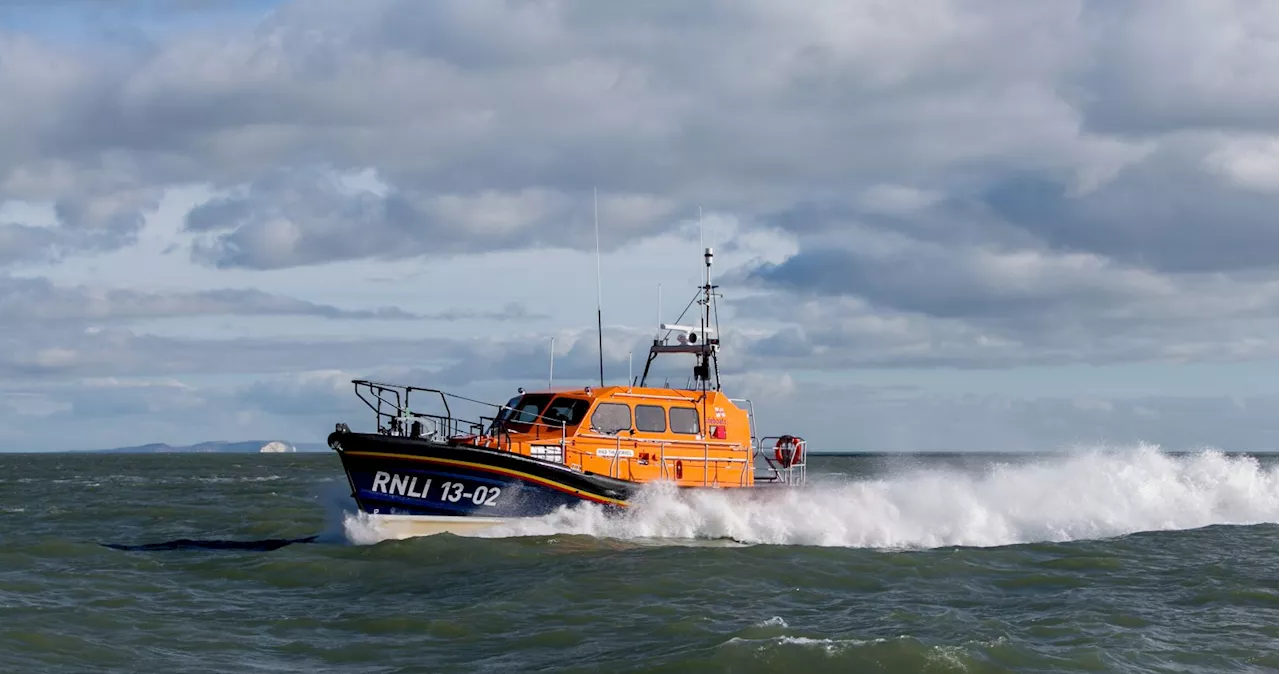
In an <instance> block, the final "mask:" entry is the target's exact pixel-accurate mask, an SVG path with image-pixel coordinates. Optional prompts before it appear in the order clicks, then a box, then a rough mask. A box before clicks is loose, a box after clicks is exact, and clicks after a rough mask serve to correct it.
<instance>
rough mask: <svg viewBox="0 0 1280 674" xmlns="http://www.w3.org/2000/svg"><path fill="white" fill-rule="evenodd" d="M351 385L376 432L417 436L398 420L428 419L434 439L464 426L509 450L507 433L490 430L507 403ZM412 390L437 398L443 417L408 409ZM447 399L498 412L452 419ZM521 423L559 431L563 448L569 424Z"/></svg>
mask: <svg viewBox="0 0 1280 674" xmlns="http://www.w3.org/2000/svg"><path fill="white" fill-rule="evenodd" d="M352 384H353V385H354V387H355V392H356V397H358V398H360V401H361V402H363V403H364V404H365V406H366V407H368V408H369V409H371V410H373V412H374V414H375V421H376V426H377V428H378V432H379V433H387V434H406V435H410V436H411V437H420V435H419V434H420V433H422V432H423V430H424V429H423V428H422V427H421V425H420V424H418V425H417V426H418V427H417V428H414V427H413V426H414V424H411V425H410V427H409V428H405V427H404V424H403V422H402V421H401V420H402V419H406V418H412V419H418V420H421V419H426V420H429V421H430V422H431V424H432V425H433V426H434V427H435V428H434V431H433V432H432V433H431V435H433V436H445V437H450V438H451V437H457V436H458V435H461V430H462V429H463V428H464V427H466V428H468V430H470V431H471V433H470V434H471V435H476V436H479V437H494V438H495V439H496V440H497V442H498V445H499V448H501V445H502V444H503V438H504V437H505V439H506V445H507V450H508V451H510V448H511V435H510V432H509V431H507V430H506V429H505V428H493V423H494V422H496V420H497V418H498V414H500V413H501V412H502V411H504V410H511V409H512V408H511V407H509V406H507V405H506V404H496V403H490V402H485V401H483V400H476V399H474V398H468V397H466V396H461V395H457V394H454V393H446V392H445V391H442V390H440V389H436V388H429V387H424V386H411V385H407V384H391V383H386V382H378V381H372V380H367V379H354V380H352ZM362 387H363V388H365V389H367V390H368V394H369V395H371V396H372V397H373V398H374V400H376V404H375V403H374V402H373V401H370V400H369V399H368V398H366V397H365V396H366V393H365V392H364V391H362ZM413 391H421V392H426V393H434V394H436V395H438V396H439V397H440V403H441V405H443V407H444V414H443V415H440V414H427V413H422V412H414V411H413V410H411V409H410V407H409V404H410V401H409V398H410V394H411V393H412V392H413ZM450 398H453V399H455V400H462V401H466V402H471V403H476V404H479V405H486V406H489V407H494V408H496V410H497V413H495V415H494V416H493V417H492V418H491V417H486V416H481V417H480V421H478V422H477V421H469V420H465V419H459V418H456V417H454V415H453V409H452V408H451V407H450V406H449V399H450ZM384 407H389V408H390V411H385V410H384V409H383V408H384ZM384 417H385V418H387V419H388V420H390V423H389V424H388V425H387V426H388V427H383V418H384ZM486 421H488V422H489V423H488V424H486V423H485V422H486ZM520 423H522V424H525V425H528V426H529V427H531V428H534V427H536V428H538V429H543V428H545V429H551V430H559V431H560V444H561V446H562V447H563V446H564V443H565V441H566V438H567V429H568V424H567V423H566V422H565V421H564V420H563V419H559V420H556V421H550V420H548V419H547V418H546V417H545V416H544V415H542V414H536V415H534V418H533V419H532V420H530V421H527V422H523V421H522V422H520ZM415 424H416V422H415ZM486 427H487V428H488V430H489V431H492V432H494V435H493V436H489V435H487V432H486Z"/></svg>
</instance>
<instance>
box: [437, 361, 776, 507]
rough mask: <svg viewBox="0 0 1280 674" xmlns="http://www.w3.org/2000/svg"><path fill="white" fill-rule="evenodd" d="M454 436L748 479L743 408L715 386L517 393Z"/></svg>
mask: <svg viewBox="0 0 1280 674" xmlns="http://www.w3.org/2000/svg"><path fill="white" fill-rule="evenodd" d="M457 441H458V442H465V443H467V444H472V445H479V446H483V447H489V448H492V449H501V450H504V451H510V452H514V453H517V454H523V455H526V456H531V457H534V458H538V459H543V460H549V461H553V462H557V463H563V464H564V465H566V466H568V467H569V468H571V469H573V470H580V471H583V472H591V473H595V474H598V475H608V476H610V477H616V478H620V479H624V480H634V481H637V482H648V481H654V480H670V481H673V482H676V483H677V484H687V485H694V484H696V485H708V486H722V487H737V486H751V485H752V482H753V476H752V468H751V465H752V463H751V460H752V452H753V445H752V429H751V421H750V417H749V416H748V414H747V411H746V410H744V409H742V408H740V407H738V406H737V405H736V404H735V403H734V402H733V401H732V400H730V399H729V398H728V397H726V396H725V395H724V394H723V393H721V392H720V391H717V390H681V389H670V388H645V387H628V386H606V387H603V388H594V387H590V386H587V387H583V388H578V389H567V390H544V391H533V392H528V393H521V394H520V395H518V396H516V397H514V398H512V399H511V400H510V401H508V402H507V404H506V405H504V406H503V408H502V411H501V412H500V413H499V414H498V415H497V417H496V418H495V419H494V420H493V422H492V423H491V424H490V425H489V426H488V428H487V429H485V430H484V432H483V433H481V434H479V435H475V436H468V437H465V438H458V439H457Z"/></svg>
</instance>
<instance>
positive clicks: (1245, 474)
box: [345, 445, 1280, 549]
mask: <svg viewBox="0 0 1280 674" xmlns="http://www.w3.org/2000/svg"><path fill="white" fill-rule="evenodd" d="M1023 458H1025V457H1023ZM818 461H820V459H817V460H815V461H814V462H813V463H814V464H815V465H816V464H817V463H818ZM1277 498H1280V491H1278V485H1277V475H1276V469H1275V467H1274V466H1273V467H1270V468H1264V467H1262V466H1261V465H1260V464H1259V462H1258V461H1257V459H1255V458H1253V457H1250V456H1247V455H1228V454H1223V453H1222V452H1218V451H1212V450H1206V451H1203V452H1199V453H1194V454H1183V455H1176V454H1168V453H1164V452H1162V451H1160V450H1159V449H1158V448H1156V447H1151V446H1145V445H1143V446H1139V447H1136V448H1133V449H1126V450H1088V451H1077V452H1072V453H1069V454H1063V455H1051V456H1045V457H1038V458H1033V459H1031V460H1029V461H1020V462H999V461H992V462H990V463H989V464H987V465H986V466H985V468H984V469H983V470H979V471H974V470H965V469H961V468H934V469H928V468H911V469H905V470H899V471H895V472H889V473H887V474H883V475H879V476H875V477H871V478H866V479H848V478H844V479H836V478H831V477H828V478H827V479H811V481H810V484H809V486H807V487H805V488H803V489H794V490H793V489H783V490H759V491H757V492H747V491H745V490H742V491H739V490H729V489H726V490H723V491H687V490H678V489H676V488H675V487H673V486H672V485H670V484H654V485H650V486H648V487H646V488H645V489H644V490H643V492H642V493H641V494H640V496H639V498H638V499H636V501H635V503H634V506H633V507H632V508H631V509H630V510H629V511H628V512H627V513H624V514H622V515H614V516H608V515H606V514H605V513H604V512H603V511H602V510H600V509H598V508H596V507H594V506H590V505H586V504H584V505H582V506H578V507H574V508H565V509H562V510H560V511H558V512H556V513H552V514H550V515H547V516H544V517H539V518H534V519H529V520H524V521H516V522H511V523H508V524H504V525H501V526H499V527H497V528H494V529H488V530H484V531H482V532H478V533H477V534H475V535H477V536H482V537H505V536H547V535H554V534H583V535H591V536H597V537H608V538H623V539H670V540H671V542H678V541H680V540H689V539H703V540H705V539H731V540H734V541H739V542H743V543H753V544H775V545H817V546H839V547H864V548H890V549H901V548H932V547H941V546H956V545H958V546H997V545H1008V544H1014V543H1027V542H1036V541H1066V540H1079V539H1091V538H1105V537H1111V536H1119V535H1123V534H1128V533H1134V532H1139V531H1155V530H1171V529H1192V528H1198V527H1203V526H1208V525H1212V524H1256V523H1261V522H1276V521H1277V519H1278V518H1277V507H1276V503H1277ZM345 527H346V529H347V531H348V539H349V540H351V541H352V542H361V543H366V542H372V541H374V540H377V539H378V537H379V536H378V533H377V531H376V528H375V527H373V526H372V525H371V524H370V523H368V522H365V521H364V520H362V519H361V518H359V517H357V516H348V517H347V518H346V520H345Z"/></svg>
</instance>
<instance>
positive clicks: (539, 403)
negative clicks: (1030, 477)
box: [493, 393, 551, 433]
mask: <svg viewBox="0 0 1280 674" xmlns="http://www.w3.org/2000/svg"><path fill="white" fill-rule="evenodd" d="M548 402H551V396H549V395H547V394H545V393H530V394H527V395H522V396H517V397H515V398H512V399H511V400H509V401H507V407H508V408H509V409H504V410H502V412H501V413H500V414H499V415H498V418H497V419H495V420H494V423H493V425H494V428H505V429H506V430H507V431H510V432H514V433H525V432H527V431H528V430H529V424H531V423H533V422H535V421H538V415H539V414H541V413H542V408H543V407H546V405H547V403H548Z"/></svg>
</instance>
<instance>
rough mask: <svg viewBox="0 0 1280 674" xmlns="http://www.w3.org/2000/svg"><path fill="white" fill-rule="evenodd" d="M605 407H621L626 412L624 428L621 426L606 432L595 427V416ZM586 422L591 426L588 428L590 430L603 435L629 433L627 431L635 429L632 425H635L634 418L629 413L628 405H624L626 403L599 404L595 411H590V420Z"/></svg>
mask: <svg viewBox="0 0 1280 674" xmlns="http://www.w3.org/2000/svg"><path fill="white" fill-rule="evenodd" d="M606 405H607V406H610V407H621V408H623V409H625V410H626V411H627V425H626V426H623V427H622V428H615V429H609V430H606V429H604V428H603V427H601V426H597V425H596V415H597V414H599V413H600V411H601V410H603V409H604V408H605V406H606ZM588 422H589V423H590V424H591V426H590V428H591V430H593V431H596V432H598V433H604V434H605V435H617V434H618V433H621V432H622V431H629V430H631V429H632V428H635V426H634V424H635V418H634V416H633V415H632V413H631V406H630V405H628V404H626V403H618V402H600V403H597V404H596V407H595V409H594V410H592V411H591V416H590V418H589V419H588Z"/></svg>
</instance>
